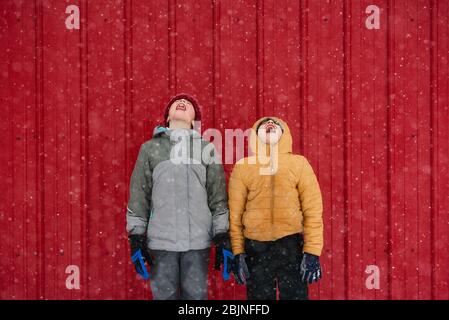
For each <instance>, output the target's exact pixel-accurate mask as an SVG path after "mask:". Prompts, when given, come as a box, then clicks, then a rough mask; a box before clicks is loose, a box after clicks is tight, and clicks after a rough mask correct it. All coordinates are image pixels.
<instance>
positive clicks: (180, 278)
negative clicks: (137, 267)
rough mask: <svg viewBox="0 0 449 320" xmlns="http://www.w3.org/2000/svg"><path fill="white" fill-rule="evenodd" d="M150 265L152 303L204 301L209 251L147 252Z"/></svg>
mask: <svg viewBox="0 0 449 320" xmlns="http://www.w3.org/2000/svg"><path fill="white" fill-rule="evenodd" d="M149 251H150V255H151V257H152V258H153V262H154V265H153V267H152V268H151V269H150V276H151V278H150V286H151V291H152V292H153V299H154V300H178V299H180V300H205V299H207V274H208V267H209V254H210V249H209V248H207V249H203V250H190V251H186V252H174V251H164V250H149Z"/></svg>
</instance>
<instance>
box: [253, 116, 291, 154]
mask: <svg viewBox="0 0 449 320" xmlns="http://www.w3.org/2000/svg"><path fill="white" fill-rule="evenodd" d="M265 119H273V120H275V121H277V122H279V123H280V124H281V127H282V129H283V130H284V133H283V134H282V136H281V138H280V139H279V141H278V145H277V147H278V152H279V153H280V154H283V153H292V135H291V133H290V128H289V127H288V125H287V123H286V122H285V121H283V120H282V119H280V118H277V117H263V118H260V119H259V120H257V121H256V122H255V123H254V124H253V126H252V129H251V135H250V138H249V146H250V149H251V151H252V152H253V153H254V154H257V153H258V151H259V150H260V149H261V148H263V149H264V150H269V148H267V147H266V144H265V143H263V142H262V140H260V139H259V137H258V135H257V127H258V126H259V124H260V123H261V122H262V121H264V120H265Z"/></svg>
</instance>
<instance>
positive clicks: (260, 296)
mask: <svg viewBox="0 0 449 320" xmlns="http://www.w3.org/2000/svg"><path fill="white" fill-rule="evenodd" d="M303 245H304V241H303V237H302V235H301V234H294V235H290V236H286V237H284V238H281V239H278V240H276V241H256V240H250V239H245V252H246V254H247V257H246V263H247V265H248V270H249V273H250V278H249V279H248V281H247V284H246V288H247V297H248V300H276V288H278V289H279V298H280V299H281V300H307V299H308V291H307V284H305V283H302V282H301V281H300V276H299V267H300V264H301V259H302V256H303V254H302V248H303Z"/></svg>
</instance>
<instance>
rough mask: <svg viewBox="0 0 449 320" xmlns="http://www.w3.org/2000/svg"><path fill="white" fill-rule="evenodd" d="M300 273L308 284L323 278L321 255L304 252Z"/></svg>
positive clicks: (303, 280) (302, 279)
mask: <svg viewBox="0 0 449 320" xmlns="http://www.w3.org/2000/svg"><path fill="white" fill-rule="evenodd" d="M299 275H300V277H301V281H302V282H306V283H308V284H311V283H314V282H318V280H320V279H321V265H320V257H318V256H316V255H314V254H310V253H306V252H304V256H303V258H302V261H301V267H300V271H299Z"/></svg>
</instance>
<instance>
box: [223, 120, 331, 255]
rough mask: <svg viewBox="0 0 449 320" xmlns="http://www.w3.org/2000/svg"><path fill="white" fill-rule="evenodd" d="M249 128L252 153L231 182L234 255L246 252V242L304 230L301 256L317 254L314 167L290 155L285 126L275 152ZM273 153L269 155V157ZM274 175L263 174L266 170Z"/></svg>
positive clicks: (319, 224) (319, 227) (319, 234)
mask: <svg viewBox="0 0 449 320" xmlns="http://www.w3.org/2000/svg"><path fill="white" fill-rule="evenodd" d="M265 118H266V117H264V118H261V119H259V120H258V121H256V123H255V124H254V125H253V128H252V130H251V136H250V149H251V151H252V152H253V154H254V155H253V156H251V157H247V158H244V159H241V160H240V161H238V162H237V164H236V165H235V166H234V169H233V171H232V173H231V177H230V180H229V209H230V234H231V243H232V251H233V253H234V254H239V253H243V252H245V248H244V239H245V238H248V239H252V240H259V241H273V240H277V239H280V238H282V237H285V236H288V235H291V234H294V233H300V232H302V233H303V234H304V252H307V253H311V254H314V255H318V256H319V255H321V250H322V248H323V220H322V212H323V204H322V198H321V191H320V187H319V185H318V181H317V178H316V176H315V173H314V172H313V169H312V167H311V166H310V164H309V162H308V161H307V159H306V158H305V157H304V156H301V155H295V154H292V136H291V134H290V130H289V128H288V126H287V124H286V123H285V122H284V121H282V120H281V119H278V118H276V117H269V118H272V119H275V120H276V121H278V122H279V123H281V124H282V126H283V129H284V133H283V135H282V136H281V139H280V140H279V142H278V144H277V145H276V146H274V147H271V148H277V149H278V150H277V151H278V152H277V154H278V157H275V156H274V155H275V154H276V152H274V151H276V150H275V149H273V150H270V146H268V145H265V144H263V142H262V141H261V140H260V139H259V138H258V136H257V134H256V128H257V126H258V124H259V123H260V122H261V121H262V120H264V119H265ZM270 155H271V156H270ZM270 170H271V171H272V172H275V174H267V173H268V171H270Z"/></svg>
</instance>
